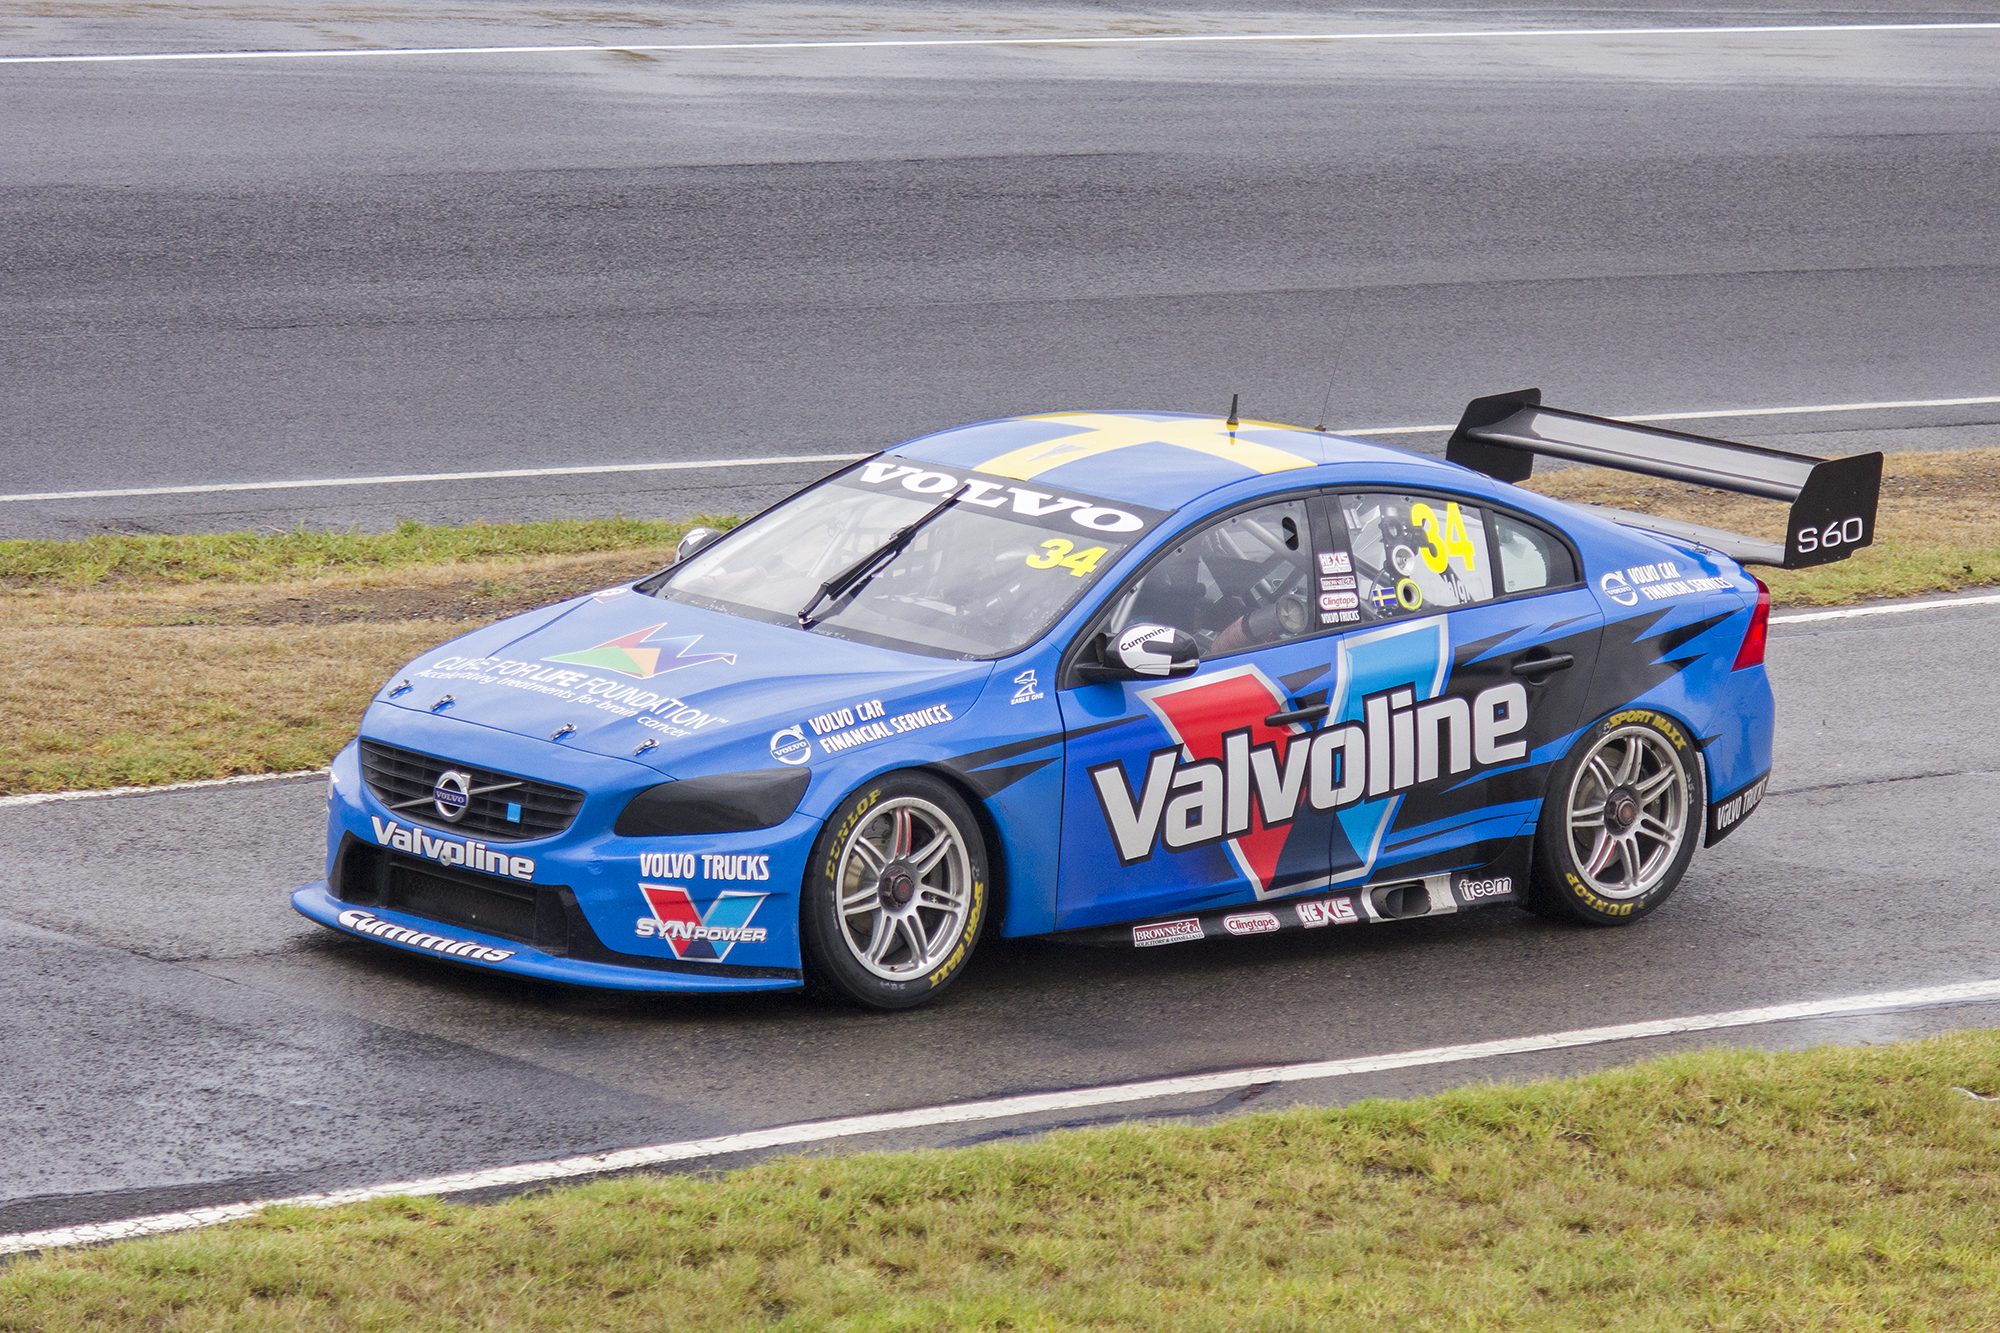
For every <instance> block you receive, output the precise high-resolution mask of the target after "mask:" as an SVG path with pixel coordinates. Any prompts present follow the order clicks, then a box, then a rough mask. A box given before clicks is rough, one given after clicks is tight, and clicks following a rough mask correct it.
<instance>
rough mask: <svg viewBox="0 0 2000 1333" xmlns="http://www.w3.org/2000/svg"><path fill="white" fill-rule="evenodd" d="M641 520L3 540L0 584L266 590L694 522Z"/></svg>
mask: <svg viewBox="0 0 2000 1333" xmlns="http://www.w3.org/2000/svg"><path fill="white" fill-rule="evenodd" d="M733 522H734V520H732V519H717V518H697V519H691V520H689V521H688V522H685V523H669V522H663V521H660V520H657V519H641V518H586V519H556V520H550V521H547V522H540V523H474V524H470V525H467V526H465V527H437V526H433V525H431V524H426V523H417V522H413V521H408V520H405V521H404V522H401V523H398V524H397V525H396V526H395V527H394V528H393V529H391V530H390V531H388V532H316V531H312V530H309V529H304V528H301V529H298V530H296V531H292V532H273V533H258V532H224V533H191V534H170V535H150V536H127V535H119V534H106V535H100V536H95V537H82V538H75V539H60V540H59V539H37V540H16V541H0V584H16V585H23V584H57V585H60V586H63V587H69V588H84V587H90V586H93V585H96V584H103V583H112V582H120V581H130V582H153V583H202V582H209V581H225V582H233V583H263V582H268V581H270V580H273V579H280V578H301V577H311V576H313V575H316V574H335V573H342V572H352V571H356V570H367V569H391V568H395V567H398V566H410V565H449V564H453V563H456V562H458V561H462V560H480V559H493V558H525V557H532V556H544V555H577V554H585V553H594V552H604V551H623V550H630V549H632V548H634V547H640V546H661V545H671V544H672V543H674V542H676V541H678V540H679V539H680V536H681V534H682V533H684V532H686V531H687V529H688V528H690V527H692V526H694V525H695V524H697V523H708V524H709V525H710V526H727V525H729V524H731V523H733Z"/></svg>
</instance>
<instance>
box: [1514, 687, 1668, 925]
mask: <svg viewBox="0 0 2000 1333" xmlns="http://www.w3.org/2000/svg"><path fill="white" fill-rule="evenodd" d="M1701 810H1702V790H1701V778H1700V770H1699V767H1698V765H1697V764H1696V762H1695V747H1694V742H1693V741H1692V739H1690V738H1689V736H1688V734H1687V731H1686V729H1685V728H1683V727H1682V726H1681V725H1680V723H1678V722H1676V721H1674V720H1673V719H1672V718H1670V717H1668V716H1666V715H1665V714H1663V713H1656V712H1654V711H1653V710H1651V709H1647V708H1630V709H1626V710H1624V711H1622V712H1617V713H1613V714H1612V715H1611V716H1610V717H1607V718H1605V719H1604V720H1603V721H1602V722H1599V723H1598V724H1597V725H1596V726H1594V727H1592V728H1591V729H1590V730H1589V731H1587V732H1585V733H1584V735H1583V737H1582V739H1580V740H1579V741H1578V742H1577V743H1576V747H1575V748H1574V749H1572V750H1571V751H1570V754H1569V757H1568V758H1567V759H1566V760H1564V762H1563V763H1562V764H1561V765H1560V766H1559V767H1558V768H1557V770H1556V772H1555V775H1554V777H1553V778H1552V779H1551V780H1550V782H1549V790H1548V795H1547V796H1546V798H1545V799H1544V800H1543V803H1542V818H1541V823H1540V825H1539V827H1538V828H1537V830H1536V833H1535V868H1534V874H1533V875H1532V876H1531V878H1530V881H1529V892H1528V896H1527V899H1526V901H1525V903H1524V906H1526V907H1527V908H1528V909H1529V910H1530V911H1533V912H1537V913H1539V914H1541V915H1543V916H1550V917H1558V918H1566V919H1568V920H1572V921H1582V922H1584V923H1586V924H1588V925H1594V926H1622V925H1627V924H1629V923H1631V922H1633V921H1637V920H1638V919H1639V918H1640V917H1642V916H1645V915H1646V914H1647V913H1648V912H1651V911H1652V910H1653V909H1654V908H1656V907H1658V906H1659V905H1660V904H1661V903H1663V902H1665V901H1666V900H1667V895H1669V894H1671V893H1672V892H1673V891H1674V886H1675V885H1677V884H1679V883H1680V881H1681V876H1682V874H1684V873H1685V872H1686V870H1687V867H1688V862H1689V861H1691V860H1693V859H1694V849H1695V843H1696V841H1697V838H1696V831H1697V830H1698V829H1699V828H1700V826H1701Z"/></svg>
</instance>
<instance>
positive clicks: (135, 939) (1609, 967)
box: [0, 604, 2000, 1233]
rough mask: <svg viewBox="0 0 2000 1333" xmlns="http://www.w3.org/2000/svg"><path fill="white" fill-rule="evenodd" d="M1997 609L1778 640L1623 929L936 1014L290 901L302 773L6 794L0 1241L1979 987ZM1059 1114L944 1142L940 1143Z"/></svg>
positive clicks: (312, 783) (1516, 1061)
mask: <svg viewBox="0 0 2000 1333" xmlns="http://www.w3.org/2000/svg"><path fill="white" fill-rule="evenodd" d="M1996 652H2000V605H1991V604H1989V605H1985V606H1977V607H1965V608H1960V609H1953V610H1943V611H1935V612H1925V613H1917V614H1911V615H1904V616H1893V617H1884V618H1880V619H1873V620H1852V621H1833V622H1824V623H1818V624H1810V625H1797V626H1790V627H1779V628H1777V629H1776V630H1774V632H1773V638H1772V647H1771V654H1770V664H1771V671H1772V674H1773V676H1774V678H1775V683H1776V687H1777V690H1778V693H1779V698H1780V710H1781V711H1780V722H1779V735H1778V768H1777V775H1776V778H1775V780H1774V784H1773V787H1772V792H1771V795H1770V796H1769V797H1768V799H1767V800H1766V801H1765V803H1764V806H1763V808H1762V810H1760V811H1759V812H1758V814H1757V815H1756V816H1755V817H1754V819H1752V820H1751V821H1750V822H1749V823H1748V824H1747V825H1746V826H1745V827H1744V829H1743V830H1742V831H1741V832H1739V833H1737V834H1735V835H1733V836H1732V837H1730V838H1729V839H1728V840H1727V841H1725V842H1724V843H1722V844H1721V845H1720V846H1719V847H1717V848H1715V849H1713V850H1712V851H1710V852H1708V853H1705V854H1703V855H1702V856H1700V857H1698V858H1697V860H1696V861H1695V864H1694V867H1693V869H1692V871H1691V872H1690V874H1689V877H1688V879H1687V880H1686V881H1685V883H1684V884H1683V886H1682V888H1681V889H1680V891H1679V892H1678V893H1677V894H1676V896H1675V898H1674V900H1673V901H1672V902H1671V903H1670V904H1669V905H1668V906H1667V907H1666V908H1665V909H1663V910H1662V911H1660V912H1659V913H1657V914H1655V915H1654V916H1652V917H1651V918H1649V919H1647V920H1646V921H1644V922H1641V923H1640V924H1638V925H1636V926H1634V927H1631V928H1629V929H1624V930H1613V931H1593V930H1584V929H1580V928H1565V927H1561V926H1556V925H1552V924H1550V923H1547V922H1543V921H1540V920H1538V919H1536V918H1532V917H1529V916H1527V915H1525V914H1524V913H1521V912H1518V911H1516V910H1514V909H1513V908H1509V907H1503V908H1496V909H1492V910H1486V911H1480V912H1472V913H1467V914H1465V915H1463V916H1460V917H1457V918H1447V919H1444V920H1439V921H1434V922H1433V921H1427V922H1418V923H1410V924H1406V925H1400V926H1380V927H1356V928H1351V929H1343V930H1334V931H1324V932H1315V933H1312V934H1299V935H1290V936H1282V937H1277V938H1273V939H1248V940H1241V941H1232V942H1228V943H1221V944H1215V945H1204V946H1200V947H1188V948H1175V949H1157V950H1148V951H1145V952H1143V953H1135V952H1129V951H1100V950H1090V949H1082V948H1077V947H1073V946H1060V945H1053V944H1046V943H1033V942H1028V943H1003V944H996V945H991V946H989V947H987V948H983V949H982V950H981V952H980V954H979V956H978V957H977V958H976V959H975V960H974V962H973V964H972V966H971V968H970V971H969V972H968V974H967V975H966V977H965V978H964V980H963V982H962V983H961V984H960V985H959V986H957V987H956V988H955V989H954V990H953V991H952V992H951V993H950V994H949V996H948V997H947V998H946V999H945V1000H944V1001H943V1002H941V1003H940V1004H938V1005H936V1006H935V1007H932V1008H928V1009H923V1010H919V1011H916V1012H914V1013H910V1014H904V1015H896V1016H878V1015H864V1014H858V1013H852V1012H848V1011H844V1010H836V1009H828V1008H823V1007H819V1006H817V1005H814V1004H812V1003H810V1002H808V1001H806V1000H804V999H801V998H797V997H792V996H783V995H779V996H769V997H762V998H749V999H734V1000H727V1001H710V1000H689V999H669V998H658V997H655V998H633V997H626V996H617V995H603V994H594V993H590V992H584V991H574V990H567V989H561V988H555V987H545V986H536V985H530V984H525V983H519V982H514V981H508V980H504V979H500V978H495V977H490V976H486V975H482V974H476V973H471V972H467V971H463V970H457V969H452V968H449V967H445V966H439V965H435V964H432V963H429V962H428V961H426V960H423V959H418V958H406V957H403V956H401V955H396V954H393V953H389V952H387V951H383V950H379V949H376V948H372V947H369V946H367V945H364V944H361V943H358V942H355V941H352V940H347V939H344V938H340V937H336V936H334V935H332V934H330V933H328V932H326V931H323V930H321V929H319V928H318V927H315V926H312V925H310V924H308V923H307V922H305V921H304V920H303V919H302V918H299V917H296V916H294V915H293V914H292V913H291V911H290V908H289V907H288V905H287V903H286V898H285V895H286V891H287V890H288V889H289V888H290V887H292V886H293V885H294V884H296V883H299V882H302V881H304V880H306V879H310V878H312V877H314V876H315V875H316V874H317V869H318V865H319V858H320V855H321V846H320V837H321V835H320V826H321V800H322V788H321V784H320V782H319V781H318V780H316V779H308V780H301V781H295V782H286V783H274V784H270V785H262V786H248V787H235V788H221V789H209V790H205V791H187V792H176V793H162V794H156V795H146V796H133V797H111V798H103V799H96V800H88V801H80V802H73V803H63V804H49V805H38V806H27V807H13V808H0V1050H4V1051H5V1052H6V1053H7V1065H6V1074H5V1079H6V1084H5V1095H4V1096H0V1142H5V1143H8V1144H11V1145H16V1150H15V1151H13V1152H10V1153H8V1154H6V1155H5V1156H4V1157H0V1233H4V1232H10V1231H17V1230H28V1229H36V1228H41V1227H46V1226H55V1225H64V1224H70V1223H77V1222H86V1221H96V1220H104V1219H110V1218H117V1217H124V1216H131V1215H136V1214H142V1213H149V1212H155V1211H160V1210H163V1209H166V1208H169V1207H180V1206H186V1205H191V1204H201V1203H221V1202H231V1201H235V1200H239V1199H244V1198H260V1197H271V1196H274V1195H283V1194H289V1193H295V1192H300V1191H305V1190H312V1189H319V1188H325V1187H332V1186H342V1185H365V1184H371V1183H376V1182H381V1181H388V1180H400V1179H407V1178H411V1177H415V1176H424V1175H430V1174H436V1173H441V1172H447V1171H456V1170H461V1169H466V1168H472V1167H486V1166H496V1165H505V1164H510V1163H513V1162H517V1161H524V1160H530V1159H537V1158H545V1157H553V1156H561V1155H565V1154H570V1153H578V1152H586V1151H596V1150H601V1149H607V1148H616V1147H625V1146H630V1145H636V1144H647V1143H657V1142H665V1141H673V1140H681V1139H688V1138H695V1137H700V1136H706V1135H711V1134H716V1133H721V1132H726V1131H732V1130H739V1129H747V1128H758V1127H763V1126H769V1125H778V1124H784V1123H787V1122H791V1121H797V1120H803V1119H819V1118H824V1117H831V1116H837V1115H846V1114H852V1113H857V1112H866V1111H879V1110H887V1109H900V1108H906V1107H917V1106H924V1105H929V1104H933V1103H938V1102H950V1101H962V1100H968V1099H973V1098H979V1097H984V1096H990V1095H995V1094H1004V1093H1015V1092H1022V1091H1031V1090H1042V1089H1052V1088H1065V1087H1074V1086H1081V1085H1089V1084H1100V1083H1107V1082H1115V1081H1121V1080H1127V1079H1134V1078H1145V1077H1154V1076H1159V1075H1165V1074H1178V1073H1187V1072H1194V1071H1203V1070H1210V1069H1226V1068H1232V1067H1241V1066H1248V1065H1259V1064H1265V1063H1276V1062H1286V1061H1303V1060H1320V1059H1331V1058H1337V1057H1344V1056H1353V1055H1367V1054H1376V1053H1382V1052H1393V1051H1401V1050H1408V1049H1413V1048H1419V1047H1429V1046H1436V1045H1443V1044H1450V1043H1456V1042H1465V1041H1477V1040H1483V1039H1487V1038H1495V1037H1508V1036H1519V1035H1527V1034H1533V1033H1539V1032H1547V1031H1556V1030H1563V1029H1569V1028H1576V1027H1587V1026H1596V1025H1600V1024H1610V1023H1622V1022H1628V1021H1634V1020H1641V1019H1653V1018H1663V1017H1674V1016H1679V1015H1687V1014H1698V1013H1705V1012H1712V1011H1716V1010H1724V1009H1735V1008H1744V1007H1750V1006H1760V1005H1765V1004H1772V1003H1779V1002H1787V1001H1794V1000H1804V999H1815V998H1822V997H1828V996H1841V995H1849V994H1856V993H1862V992H1873V991H1881V990H1891V989H1900V988H1906V987H1915V986H1923V985H1929V984H1935V983H1946V982H1959V981H1968V980H1977V979H1985V978H1991V977H2000V920H1996V917H1995V914H1994V912H1993V910H1992V891H1993V884H1992V880H1993V875H1992V867H1993V866H1994V865H1996V864H2000V819H1996V817H1995V815H1994V811H1995V809H1996V808H2000V766H1996V764H1995V762H1994V759H1993V756H1994V754H1995V753H2000V721H1996V720H1995V716H1994V713H1993V710H1991V709H1990V708H1984V707H1980V706H1977V698H1976V696H1977V695H1978V693H1979V690H1980V688H1981V687H1980V686H1979V684H1978V683H1979V682H1982V681H1983V682H1987V683H1988V685H1987V688H1988V689H1989V691H1990V682H1991V679H1992V669H1991V663H1992V661H1993V658H1994V655H1995V654H1996ZM1996 1021H2000V1006H1993V1005H1984V1006H1967V1007H1961V1008H1956V1009H1947V1010H1929V1011H1922V1012H1917V1013H1907V1014H1898V1015H1889V1016H1874V1017H1865V1018H1858V1019H1847V1020H1842V1021H1839V1022H1817V1023H1805V1024H1792V1025H1785V1026H1782V1027H1773V1028H1764V1029H1755V1030H1747V1031H1744V1032H1739V1033H1736V1034H1733V1035H1728V1036H1724V1037H1721V1038H1717V1037H1704V1038H1698V1039H1684V1040H1681V1041H1677V1042H1645V1043H1627V1044H1624V1045H1621V1046H1615V1047H1603V1048H1596V1049H1592V1050H1587V1051H1575V1052H1567V1053H1557V1054H1545V1055H1538V1056H1522V1057H1516V1058H1510V1059H1507V1060H1503V1061H1492V1062H1486V1063H1482V1064H1479V1065H1470V1066H1443V1067H1440V1068H1435V1069H1430V1070H1423V1071H1411V1072H1404V1073H1395V1074H1378V1075H1371V1076H1367V1077H1361V1078H1350V1079H1343V1080H1341V1081H1339V1082H1338V1083H1326V1084H1302V1085H1296V1086H1293V1087H1290V1088H1285V1089H1276V1090H1271V1091H1268V1092H1266V1093H1264V1094H1263V1095H1262V1096H1254V1097H1253V1096H1249V1095H1244V1094H1232V1095H1230V1096H1228V1097H1226V1098H1223V1099H1222V1100H1220V1101H1213V1100H1209V1099H1192V1100H1190V1099H1185V1098H1184V1099H1180V1100H1177V1101H1170V1102H1166V1103H1161V1104H1151V1105H1143V1106H1139V1107H1132V1108H1112V1109H1110V1110H1109V1111H1103V1112H1097V1113H1085V1114H1083V1115H1079V1116H1077V1117H1075V1120H1076V1121H1081V1120H1085V1119H1089V1118H1090V1117H1091V1115H1092V1114H1095V1115H1097V1116H1099V1117H1109V1118H1116V1117H1119V1116H1123V1115H1130V1114H1200V1113H1206V1112H1213V1111H1216V1110H1228V1109H1233V1108H1235V1107H1238V1106H1242V1105H1245V1104H1255V1105H1260V1106H1261V1105H1275V1104H1280V1103H1282V1102H1286V1101H1293V1100H1305V1101H1341V1100H1345V1099H1348V1098H1351V1097H1355V1096H1359V1095H1363V1094H1367V1093H1408V1092H1412V1091H1417V1090H1421V1089H1425V1088H1430V1087H1436V1086H1443V1085H1446V1084H1449V1083H1452V1082H1462V1081H1466V1080H1468V1079H1482V1078H1499V1077H1518V1076H1525V1075H1530V1074H1535V1073H1545V1072H1554V1071H1564V1070H1570V1069H1575V1068H1584V1067H1589V1066H1591V1065H1594V1064H1601V1063H1605V1062H1609V1061H1614V1060H1624V1059H1631V1058H1635V1057H1636V1056H1638V1055H1640V1054H1645V1053H1651V1052H1654V1051H1658V1050H1661V1049H1666V1048H1670V1047H1673V1046H1680V1045H1688V1044H1701V1043H1703V1042H1712V1041H1715V1040H1734V1041H1741V1042H1755V1043H1757V1044H1762V1045H1771V1046H1783V1045H1794V1044H1801V1043H1805V1042H1809V1041H1826V1040H1842V1041H1868V1040H1877V1039H1888V1038H1892V1037H1897V1036H1902V1035H1908V1034H1911V1033H1915V1032H1922V1031H1929V1030H1935V1029H1937V1028H1940V1027H1949V1026H1964V1025H1980V1026H1988V1025H1992V1024H1994V1023H1995V1022H1996ZM1050 1123H1068V1122H1064V1121H1060V1120H1059V1118H1057V1117H1042V1118H1039V1119H1034V1120H1028V1121H1022V1122H1014V1123H1010V1124H1007V1125H1004V1126H1000V1127H997V1128H996V1127H992V1126H988V1127H980V1128H972V1129H960V1130H935V1131H927V1132H923V1133H919V1134H914V1135H907V1136H902V1137H899V1138H895V1139H875V1140H871V1141H870V1144H869V1146H896V1145H900V1144H904V1143H912V1142H914V1143H941V1142H962V1141H967V1140H974V1139H978V1138H982V1137H989V1136H991V1135H993V1134H995V1133H1019V1132H1024V1131H1026V1130H1031V1129H1036V1128H1042V1127H1046V1126H1047V1125H1048V1124H1050Z"/></svg>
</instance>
